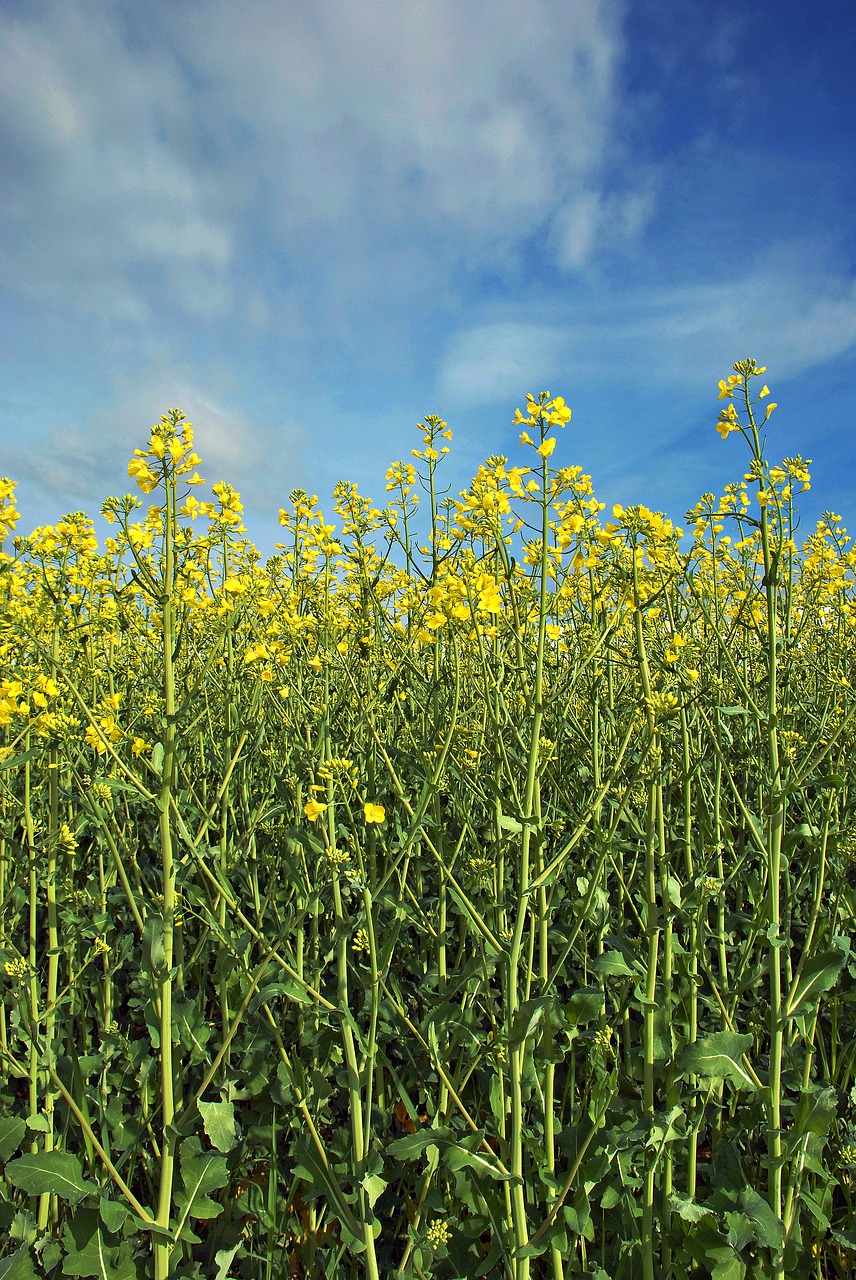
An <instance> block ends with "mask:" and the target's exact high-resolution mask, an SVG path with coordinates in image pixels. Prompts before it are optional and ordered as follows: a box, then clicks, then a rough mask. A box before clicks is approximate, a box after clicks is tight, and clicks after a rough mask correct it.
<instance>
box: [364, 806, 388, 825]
mask: <svg viewBox="0 0 856 1280" xmlns="http://www.w3.org/2000/svg"><path fill="white" fill-rule="evenodd" d="M363 814H364V816H365V820H366V822H383V821H385V819H386V810H385V809H384V807H383V805H382V804H371V803H370V802H369V803H367V804H365V805H364V806H363Z"/></svg>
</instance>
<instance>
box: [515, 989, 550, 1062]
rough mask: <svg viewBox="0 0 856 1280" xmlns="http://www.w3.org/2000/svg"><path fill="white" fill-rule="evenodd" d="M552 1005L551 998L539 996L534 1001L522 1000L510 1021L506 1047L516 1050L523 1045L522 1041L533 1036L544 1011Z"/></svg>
mask: <svg viewBox="0 0 856 1280" xmlns="http://www.w3.org/2000/svg"><path fill="white" fill-rule="evenodd" d="M552 1004H553V997H552V996H539V997H538V998H537V999H536V1000H524V1002H523V1004H522V1005H521V1006H520V1008H519V1009H518V1010H517V1012H516V1013H515V1015H514V1017H513V1018H512V1020H511V1031H510V1033H509V1036H508V1047H509V1048H510V1049H516V1048H517V1046H518V1045H521V1044H523V1041H524V1040H528V1039H529V1037H530V1036H532V1035H534V1034H535V1030H536V1028H537V1026H538V1024H539V1022H540V1021H541V1019H542V1018H543V1017H544V1012H545V1010H546V1009H549V1007H550V1006H551V1005H552Z"/></svg>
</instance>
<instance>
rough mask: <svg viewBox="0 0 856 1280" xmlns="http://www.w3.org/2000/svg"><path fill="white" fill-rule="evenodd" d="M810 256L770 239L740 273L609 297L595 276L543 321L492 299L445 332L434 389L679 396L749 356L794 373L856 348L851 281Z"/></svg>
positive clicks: (855, 291) (494, 395) (485, 394)
mask: <svg viewBox="0 0 856 1280" xmlns="http://www.w3.org/2000/svg"><path fill="white" fill-rule="evenodd" d="M815 252H816V246H813V245H810V244H808V243H798V244H790V245H779V246H774V247H772V248H771V249H770V250H769V251H768V252H767V253H766V254H764V255H763V256H762V257H761V258H760V259H759V261H758V262H757V263H755V264H754V265H753V266H751V267H750V268H749V270H748V271H747V272H746V273H745V274H744V275H742V276H741V275H734V276H733V277H732V278H731V279H728V280H721V281H719V282H717V283H713V284H696V285H689V284H688V285H680V286H674V285H673V286H666V287H658V288H651V287H641V286H636V287H634V288H632V289H622V290H621V291H620V292H618V291H613V292H610V291H609V289H608V287H607V286H606V285H605V284H603V283H601V284H599V286H598V296H597V299H596V300H592V299H589V300H587V303H586V305H585V307H582V308H580V307H577V306H576V305H574V304H567V303H563V302H562V301H561V299H560V300H559V301H557V300H556V298H555V296H552V297H551V299H550V300H549V301H548V303H546V304H545V305H544V306H543V308H542V312H543V317H542V318H541V320H540V321H539V319H538V318H537V314H536V319H534V320H533V321H531V322H518V321H516V320H514V319H513V318H509V316H510V314H511V312H512V308H511V307H509V306H506V305H505V304H503V305H502V306H497V307H495V308H494V309H493V314H492V316H491V317H490V318H489V319H483V320H482V321H481V322H480V323H478V324H475V325H472V326H470V327H467V328H464V329H461V330H459V331H458V332H457V333H456V334H454V335H453V336H452V337H451V338H450V339H449V341H448V343H447V345H446V347H445V349H444V351H443V352H442V353H441V355H440V358H439V362H438V372H437V381H436V386H437V394H438V396H440V397H441V398H445V399H446V401H447V403H448V402H453V403H455V404H459V405H475V404H491V403H494V402H497V401H499V400H503V399H508V398H512V399H513V398H514V397H515V396H517V397H519V396H521V395H522V394H523V393H524V392H525V391H527V390H535V389H537V388H540V387H542V386H547V387H550V389H552V390H557V389H558V390H561V388H559V385H558V384H559V382H562V384H563V386H564V387H565V388H567V390H563V391H562V394H565V395H567V394H568V392H569V390H571V389H572V386H573V385H577V386H579V385H601V386H602V385H615V386H617V387H620V386H622V385H627V384H628V383H632V384H636V385H640V384H641V385H643V386H647V387H648V388H649V389H650V390H652V391H656V390H658V389H663V388H675V389H682V390H683V391H684V392H686V391H687V390H689V389H692V388H693V387H694V386H696V387H701V386H712V385H714V384H715V382H716V380H718V379H719V378H721V377H723V376H724V375H725V374H726V373H727V372H728V371H729V370H730V369H731V366H732V364H733V363H734V361H735V360H740V359H744V358H745V357H746V356H752V357H754V358H756V359H758V361H759V362H761V361H763V362H764V363H765V364H767V365H768V367H769V369H770V377H771V378H773V377H778V378H780V379H784V378H791V377H795V376H797V375H798V374H801V373H803V372H804V371H805V370H807V369H811V368H814V367H816V366H818V365H820V364H823V363H824V362H825V361H827V360H831V359H834V358H835V357H836V356H839V355H842V354H843V353H844V352H847V351H849V350H850V349H851V348H853V347H854V346H856V281H854V280H853V279H852V278H850V277H849V276H846V275H844V274H842V273H840V272H834V271H831V270H824V269H821V270H819V271H817V272H814V271H813V270H812V266H811V264H812V259H813V256H814V254H815ZM514 310H519V308H518V307H515V308H514ZM527 310H529V311H530V313H531V312H532V311H533V306H532V304H527ZM535 310H536V313H537V306H536V308H535ZM580 313H581V315H580ZM553 383H556V387H553V386H552V384H553Z"/></svg>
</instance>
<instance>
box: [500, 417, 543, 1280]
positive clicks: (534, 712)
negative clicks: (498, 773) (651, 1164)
mask: <svg viewBox="0 0 856 1280" xmlns="http://www.w3.org/2000/svg"><path fill="white" fill-rule="evenodd" d="M542 439H543V430H542ZM549 533H550V488H549V468H548V465H547V460H546V458H545V459H544V460H543V464H542V468H541V556H540V562H539V565H538V575H539V576H538V639H537V649H536V652H535V682H534V687H533V690H532V698H531V703H530V711H531V717H532V718H531V722H530V736H529V754H528V759H527V762H526V787H525V790H524V794H523V813H522V819H523V831H522V832H521V836H520V868H519V873H518V883H517V893H518V898H519V906H518V910H517V920H516V924H515V929H514V935H513V938H512V941H511V947H510V950H509V957H508V970H509V983H508V1027H509V1030H510V1028H511V1025H512V1022H513V1019H514V1015H515V1013H516V1012H517V1009H518V1007H519V1004H520V985H521V975H520V954H521V949H522V944H523V931H524V928H525V925H526V920H527V918H528V917H529V915H530V900H529V899H530V895H529V882H530V856H531V844H532V827H533V824H534V822H535V820H536V810H535V796H536V790H537V783H538V761H539V756H540V744H541V723H542V721H543V718H544V706H543V696H544V648H545V640H546V635H547V567H548V545H547V539H548V537H549ZM525 1051H526V1046H525V1042H524V1043H522V1044H516V1045H511V1046H510V1047H509V1055H508V1071H509V1084H510V1093H511V1173H512V1177H513V1178H514V1179H515V1182H514V1185H513V1187H512V1190H511V1212H512V1223H513V1229H514V1243H515V1248H516V1249H521V1248H522V1247H523V1246H524V1245H526V1244H527V1243H528V1241H529V1228H528V1224H527V1219H526V1194H525V1191H526V1189H525V1184H524V1177H523V1127H524V1115H523V1091H522V1081H523V1069H524V1054H525ZM529 1275H530V1261H529V1258H516V1259H515V1260H514V1280H529Z"/></svg>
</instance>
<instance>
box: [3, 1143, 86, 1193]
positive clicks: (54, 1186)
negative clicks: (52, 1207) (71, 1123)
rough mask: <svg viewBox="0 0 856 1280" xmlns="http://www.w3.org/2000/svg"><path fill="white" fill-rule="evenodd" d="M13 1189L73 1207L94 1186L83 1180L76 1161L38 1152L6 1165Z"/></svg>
mask: <svg viewBox="0 0 856 1280" xmlns="http://www.w3.org/2000/svg"><path fill="white" fill-rule="evenodd" d="M6 1177H7V1178H8V1179H9V1181H10V1182H11V1184H12V1186H13V1187H17V1188H18V1189H19V1191H26V1193H27V1195H30V1196H41V1195H47V1194H52V1195H55V1196H59V1197H60V1199H61V1200H68V1202H69V1203H70V1204H77V1203H78V1202H79V1201H80V1200H82V1199H83V1197H84V1196H87V1195H90V1194H91V1193H92V1192H95V1191H97V1187H96V1186H95V1185H94V1184H93V1183H91V1182H87V1181H86V1180H85V1179H84V1177H83V1171H82V1169H81V1167H80V1161H79V1160H78V1159H77V1157H76V1156H73V1155H71V1154H70V1153H69V1152H68V1151H39V1152H37V1153H36V1154H35V1155H31V1154H28V1155H23V1156H19V1157H18V1159H17V1160H12V1161H10V1163H9V1164H7V1165H6Z"/></svg>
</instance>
